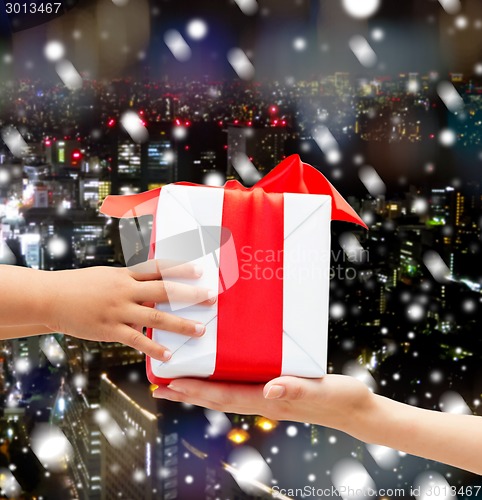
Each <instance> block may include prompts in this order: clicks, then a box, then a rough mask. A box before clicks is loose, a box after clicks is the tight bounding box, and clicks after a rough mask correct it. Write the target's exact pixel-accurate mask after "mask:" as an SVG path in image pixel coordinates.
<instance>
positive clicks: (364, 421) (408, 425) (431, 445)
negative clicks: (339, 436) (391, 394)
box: [342, 395, 482, 474]
mask: <svg viewBox="0 0 482 500" xmlns="http://www.w3.org/2000/svg"><path fill="white" fill-rule="evenodd" d="M371 399H372V402H371V405H370V407H371V408H370V409H369V411H367V412H362V413H360V414H359V415H358V422H352V423H351V425H349V426H347V428H346V430H345V431H346V432H348V433H349V434H351V435H353V436H354V437H356V438H358V439H360V440H362V441H365V442H367V443H375V444H381V445H384V446H388V447H390V448H395V449H397V450H401V451H405V452H407V453H410V454H412V455H417V456H420V457H423V458H428V459H430V460H436V461H438V462H442V463H445V464H448V465H453V466H454V467H459V468H461V469H465V470H468V471H471V472H474V473H476V474H482V461H481V459H480V448H479V444H478V443H481V442H482V417H477V416H474V415H454V414H450V413H441V412H438V411H431V410H424V409H422V408H416V407H413V406H409V405H406V404H403V403H399V402H397V401H393V400H391V399H388V398H384V397H382V396H378V395H373V396H372V398H371ZM360 423H361V425H360ZM342 430H343V429H342Z"/></svg>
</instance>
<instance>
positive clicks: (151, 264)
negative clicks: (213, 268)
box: [128, 259, 202, 281]
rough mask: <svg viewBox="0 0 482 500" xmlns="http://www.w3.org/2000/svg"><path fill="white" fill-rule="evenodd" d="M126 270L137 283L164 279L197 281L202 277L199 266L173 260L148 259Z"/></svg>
mask: <svg viewBox="0 0 482 500" xmlns="http://www.w3.org/2000/svg"><path fill="white" fill-rule="evenodd" d="M128 269H129V272H130V274H131V276H132V277H133V278H134V279H136V280H137V281H147V280H159V279H165V278H179V279H198V278H200V277H201V276H202V269H201V268H200V267H199V266H196V265H193V264H191V263H189V262H177V261H174V260H163V259H150V260H147V261H145V262H141V263H140V264H136V265H135V266H131V267H129V268H128Z"/></svg>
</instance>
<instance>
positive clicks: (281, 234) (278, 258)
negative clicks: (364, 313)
mask: <svg viewBox="0 0 482 500" xmlns="http://www.w3.org/2000/svg"><path fill="white" fill-rule="evenodd" d="M101 212H102V213H104V214H106V215H110V216H113V217H139V216H141V215H153V217H154V219H153V220H154V223H153V229H152V235H151V241H150V252H149V256H150V257H151V258H156V259H166V260H175V261H182V262H187V261H189V262H192V263H193V264H195V265H197V266H199V267H201V268H202V269H203V274H202V276H201V278H200V279H199V280H196V281H195V282H190V284H195V285H196V286H201V287H206V288H209V289H211V290H214V291H216V292H217V293H218V299H217V301H216V303H215V304H214V305H213V306H208V307H207V306H205V305H200V304H185V303H176V302H175V301H171V300H170V301H169V302H168V303H167V302H166V303H161V304H157V305H156V306H155V307H156V308H157V309H158V310H160V311H165V312H170V313H174V314H177V315H179V316H182V317H184V318H188V319H192V320H196V321H200V322H202V323H204V324H205V325H206V333H205V334H204V335H203V336H202V337H200V338H191V337H187V336H184V335H180V334H176V333H172V332H167V331H162V330H154V331H148V335H149V336H150V337H152V338H153V339H154V340H155V341H157V342H159V343H161V344H163V345H164V346H166V347H167V348H168V349H169V350H170V351H171V352H172V353H173V355H172V358H171V359H170V360H169V361H168V362H165V363H163V362H161V361H159V360H154V359H151V358H149V357H147V359H146V366H147V375H148V378H149V380H150V381H151V382H153V383H156V384H161V383H166V382H168V381H169V380H171V379H173V378H178V377H203V378H210V379H216V380H235V381H244V382H265V381H267V380H270V379H272V378H274V377H277V376H279V375H294V376H302V377H320V376H323V375H324V374H325V373H326V365H327V336H328V300H329V274H330V222H331V220H343V221H346V222H353V223H355V224H359V225H361V226H363V227H365V228H366V226H365V224H364V223H363V221H362V220H361V219H360V217H359V216H358V215H357V214H356V213H355V212H354V210H353V209H352V208H351V207H350V206H349V205H348V204H347V202H346V201H345V200H344V199H343V198H342V196H341V195H340V194H339V193H338V192H337V191H336V189H335V188H334V187H333V186H332V185H331V184H330V183H329V182H328V181H327V180H326V179H325V177H324V176H323V175H322V174H321V173H320V172H319V171H318V170H316V169H315V168H313V167H311V166H310V165H307V164H305V163H302V162H301V160H300V158H299V156H297V155H293V156H290V157H288V158H287V159H286V160H284V161H283V162H282V163H281V164H280V165H278V166H277V167H276V168H275V169H273V170H272V171H271V172H270V173H268V174H267V175H266V176H265V177H264V178H262V179H261V180H260V181H259V182H258V183H257V184H255V185H254V186H253V187H251V188H246V187H244V186H242V185H241V184H240V183H238V182H237V181H228V182H227V183H226V184H225V186H224V187H212V186H202V185H196V184H190V183H176V184H169V185H166V186H163V187H162V188H159V189H155V190H151V191H148V192H146V193H141V194H137V195H127V196H108V197H107V198H106V199H105V201H104V203H103V205H102V208H101ZM173 281H180V282H187V281H183V280H173Z"/></svg>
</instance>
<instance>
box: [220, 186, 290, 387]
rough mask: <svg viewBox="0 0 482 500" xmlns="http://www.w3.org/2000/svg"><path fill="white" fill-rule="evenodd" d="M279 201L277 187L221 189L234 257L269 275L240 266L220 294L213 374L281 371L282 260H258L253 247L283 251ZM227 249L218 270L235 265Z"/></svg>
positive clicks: (234, 376) (260, 375)
mask: <svg viewBox="0 0 482 500" xmlns="http://www.w3.org/2000/svg"><path fill="white" fill-rule="evenodd" d="M283 205H284V203H283V195H282V194H279V193H270V194H267V193H265V192H263V191H261V190H259V189H257V190H254V191H251V192H248V191H241V190H239V189H233V190H227V191H226V192H225V193H224V206H223V220H222V227H225V228H228V229H229V230H230V231H231V233H232V235H233V239H234V242H235V244H236V251H237V254H238V262H241V263H242V260H241V261H240V260H239V259H242V256H249V257H250V258H251V259H252V260H251V262H253V263H254V264H255V265H256V266H258V268H259V269H258V275H259V276H260V277H262V276H267V277H269V278H270V279H253V277H252V276H249V275H248V274H247V273H244V272H243V269H242V268H241V269H240V273H239V279H238V280H237V281H236V283H235V284H234V285H233V286H232V287H231V288H228V289H227V290H226V291H225V292H224V293H222V294H220V295H219V297H218V330H217V347H216V365H215V367H216V368H215V371H214V374H213V375H212V376H211V377H210V378H212V379H216V380H240V378H241V379H242V380H243V381H245V382H266V381H267V380H271V379H272V378H274V377H277V376H279V375H280V373H281V361H282V348H283V346H282V339H283V273H282V269H283V262H282V261H281V262H279V261H275V260H274V259H271V260H269V259H263V260H262V261H261V262H258V261H257V260H255V259H254V256H253V251H254V250H256V252H258V255H268V253H271V254H272V255H276V256H282V254H283V242H284V238H283V235H284V217H283ZM243 245H244V247H243ZM226 249H227V245H223V246H221V255H220V259H219V262H220V271H221V272H220V276H222V274H223V273H222V271H223V266H229V265H233V264H236V265H238V262H235V263H232V262H231V261H230V260H229V255H225V252H226ZM223 250H224V251H223ZM228 251H229V250H228ZM240 253H241V255H240ZM227 259H228V260H227ZM231 260H232V259H231ZM250 269H252V267H251V266H250ZM280 271H281V272H280ZM249 278H251V279H249ZM220 285H221V283H220ZM220 290H222V288H220Z"/></svg>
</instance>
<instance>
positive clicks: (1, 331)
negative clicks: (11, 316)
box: [0, 325, 54, 340]
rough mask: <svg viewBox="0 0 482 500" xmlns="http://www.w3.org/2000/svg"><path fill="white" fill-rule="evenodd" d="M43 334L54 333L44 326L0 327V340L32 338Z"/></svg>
mask: <svg viewBox="0 0 482 500" xmlns="http://www.w3.org/2000/svg"><path fill="white" fill-rule="evenodd" d="M44 333H54V331H53V330H51V329H50V328H48V327H47V326H45V325H16V326H0V340H7V339H16V338H19V337H32V336H33V335H43V334H44Z"/></svg>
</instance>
